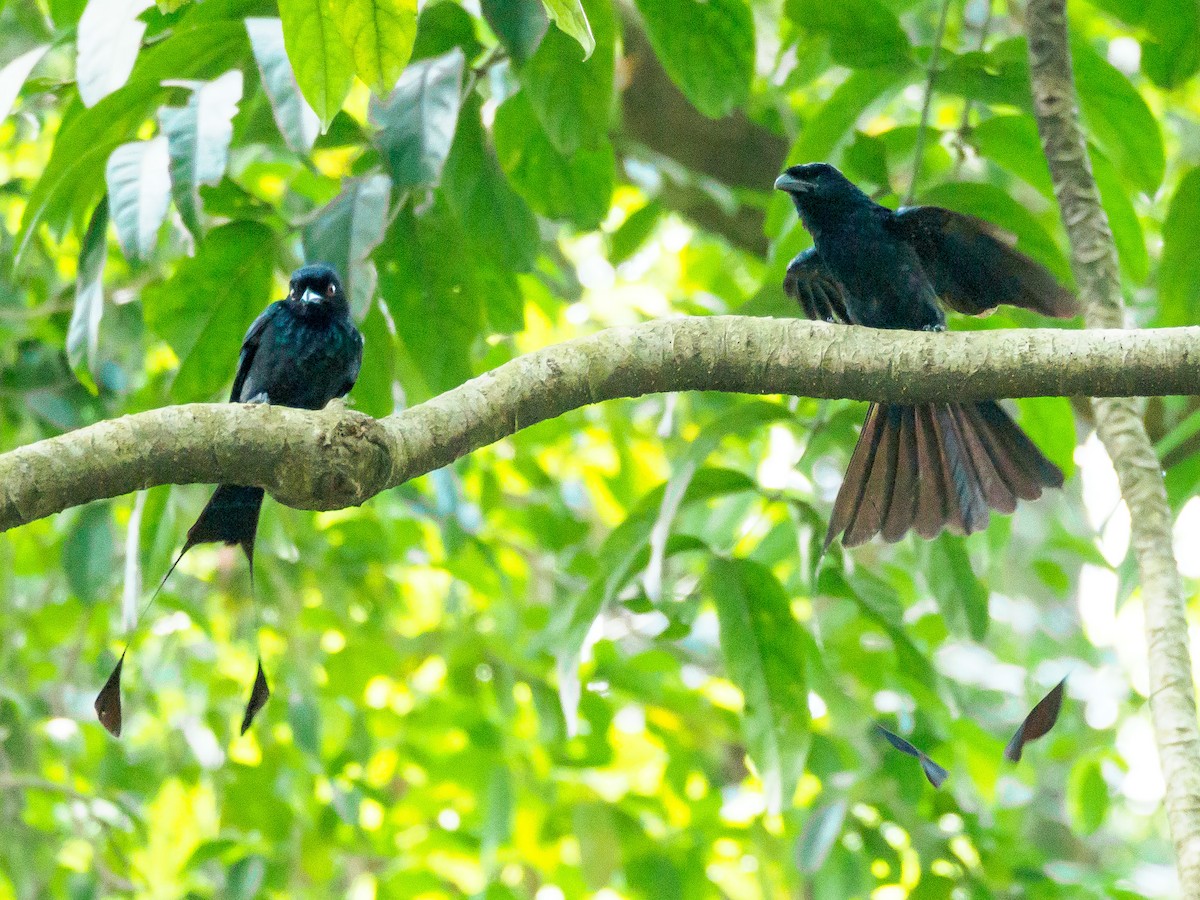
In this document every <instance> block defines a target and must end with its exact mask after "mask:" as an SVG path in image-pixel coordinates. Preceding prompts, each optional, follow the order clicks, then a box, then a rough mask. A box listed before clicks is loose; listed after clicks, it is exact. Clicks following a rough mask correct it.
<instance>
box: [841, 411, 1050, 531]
mask: <svg viewBox="0 0 1200 900" xmlns="http://www.w3.org/2000/svg"><path fill="white" fill-rule="evenodd" d="M1062 483H1063V475H1062V472H1061V471H1060V470H1059V469H1058V467H1057V466H1055V465H1054V464H1053V463H1052V462H1050V461H1049V460H1048V459H1046V457H1045V456H1043V455H1042V452H1041V451H1040V450H1039V449H1038V448H1037V445H1036V444H1034V443H1033V441H1031V440H1030V439H1029V437H1028V436H1027V435H1026V434H1025V433H1024V432H1023V431H1021V429H1020V428H1019V427H1017V425H1016V423H1015V422H1013V421H1012V419H1010V418H1009V417H1008V414H1007V413H1005V412H1004V410H1003V409H1002V408H1001V407H1000V406H999V404H997V403H994V402H992V401H984V402H981V403H973V404H965V405H960V404H921V405H919V406H896V405H885V404H872V405H871V407H870V409H869V410H868V411H867V419H866V422H864V423H863V429H862V433H861V434H860V435H859V438H858V443H857V444H856V445H855V448H854V453H853V454H852V455H851V457H850V465H849V467H848V468H847V470H846V477H845V479H844V480H843V482H842V488H841V490H840V491H839V492H838V496H837V500H836V501H835V502H834V507H833V514H832V515H831V516H830V521H829V530H828V532H827V533H826V535H825V547H826V548H828V547H829V545H830V544H832V543H833V540H834V539H835V538H836V537H837V536H838V535H839V534H841V535H842V543H843V544H844V545H845V546H847V547H853V546H856V545H858V544H862V543H864V542H866V541H868V540H870V539H871V538H872V537H874V536H875V535H876V534H881V533H882V535H883V538H884V540H886V541H889V542H893V541H897V540H899V539H900V538H901V537H902V536H903V535H904V534H905V533H906V532H907V531H908V530H909V529H915V530H916V531H917V532H918V533H919V534H920V535H922V536H923V537H927V538H930V537H934V536H935V535H936V534H937V533H938V532H939V531H941V530H942V529H944V528H949V529H951V530H953V531H956V532H958V533H966V534H970V533H971V532H974V531H978V530H979V529H981V528H984V527H985V526H986V525H987V523H988V516H989V512H990V510H991V509H995V510H998V511H1000V512H1003V513H1010V512H1012V511H1013V509H1015V508H1016V502H1017V499H1018V498H1020V499H1023V500H1033V499H1036V498H1037V497H1039V496H1041V493H1042V489H1043V488H1045V487H1061V486H1062Z"/></svg>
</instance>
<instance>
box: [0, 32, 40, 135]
mask: <svg viewBox="0 0 1200 900" xmlns="http://www.w3.org/2000/svg"><path fill="white" fill-rule="evenodd" d="M49 49H50V45H49V44H42V45H41V46H40V47H34V48H33V49H32V50H28V51H26V52H25V53H22V54H21V55H20V56H18V57H17V58H16V59H14V60H13V61H12V62H10V63H9V64H8V65H6V66H5V67H4V68H3V69H0V124H3V123H4V120H5V119H7V118H8V114H9V113H10V112H12V108H13V104H14V103H16V102H17V95H18V94H20V93H21V88H22V87H23V86H24V85H25V80H26V79H27V78H28V77H29V73H30V72H32V71H33V67H34V66H36V65H37V64H38V62H39V61H40V60H41V58H42V57H43V56H45V55H46V51H47V50H49Z"/></svg>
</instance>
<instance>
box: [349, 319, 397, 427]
mask: <svg viewBox="0 0 1200 900" xmlns="http://www.w3.org/2000/svg"><path fill="white" fill-rule="evenodd" d="M359 328H360V329H361V330H362V335H363V361H362V371H361V372H360V373H359V375H358V381H357V383H356V384H355V385H354V391H353V393H352V394H351V397H352V398H353V400H354V406H355V408H356V409H359V410H361V411H362V412H365V413H366V414H367V415H369V416H375V417H376V418H382V417H383V416H387V415H391V413H392V410H393V409H394V408H395V405H396V399H395V390H396V371H395V370H396V339H395V337H393V336H392V332H391V330H390V329H389V328H388V323H387V319H385V318H384V315H383V312H382V311H381V310H380V307H379V302H378V301H376V302H373V303H371V305H370V307H369V308H368V310H367V314H366V316H365V317H364V318H363V320H362V324H361V325H360V326H359Z"/></svg>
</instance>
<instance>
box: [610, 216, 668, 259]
mask: <svg viewBox="0 0 1200 900" xmlns="http://www.w3.org/2000/svg"><path fill="white" fill-rule="evenodd" d="M665 212H666V210H665V209H664V208H663V205H662V204H661V203H659V202H658V201H657V200H652V201H650V202H649V203H647V204H646V205H645V206H643V207H641V208H639V209H637V210H635V211H634V212H632V213H630V214H629V218H627V219H626V220H625V221H624V222H622V223H621V226H620V227H619V228H618V229H617V230H616V231H614V232H613V233H612V237H611V238H610V240H609V253H608V259H609V262H611V263H612V264H613V265H614V266H615V265H620V264H621V263H623V262H625V260H627V259H629V257H631V256H633V254H635V253H637V252H638V250H640V249H641V248H642V245H643V244H645V243H646V241H647V240H648V239H649V237H650V235H651V234H653V233H654V229H655V228H656V227H657V225H658V223H659V222H660V221H662V217H663V215H664V213H665Z"/></svg>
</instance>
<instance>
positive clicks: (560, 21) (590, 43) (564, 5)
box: [544, 0, 596, 59]
mask: <svg viewBox="0 0 1200 900" xmlns="http://www.w3.org/2000/svg"><path fill="white" fill-rule="evenodd" d="M544 2H545V4H546V11H547V12H549V13H550V18H551V19H553V20H554V24H555V25H557V26H558V27H559V28H560V29H562V31H564V32H565V33H566V34H569V35H570V36H571V37H573V38H575V40H577V41H578V42H579V46H580V47H582V48H583V58H584V59H587V58H588V57H589V56H591V55H592V51H593V50H595V49H596V39H595V37H593V36H592V26H591V25H590V24H589V23H588V17H587V14H586V13H585V12H584V10H583V4H582V2H581V0H544Z"/></svg>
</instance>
